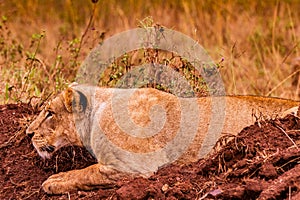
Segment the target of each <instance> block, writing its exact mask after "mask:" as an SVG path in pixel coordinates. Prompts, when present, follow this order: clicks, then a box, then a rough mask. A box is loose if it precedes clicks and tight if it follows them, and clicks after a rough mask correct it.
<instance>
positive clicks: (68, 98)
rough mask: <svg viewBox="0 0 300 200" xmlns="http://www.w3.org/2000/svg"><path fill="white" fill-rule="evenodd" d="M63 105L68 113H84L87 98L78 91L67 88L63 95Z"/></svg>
mask: <svg viewBox="0 0 300 200" xmlns="http://www.w3.org/2000/svg"><path fill="white" fill-rule="evenodd" d="M63 97H64V105H65V107H66V109H67V111H68V112H72V111H75V112H77V113H81V112H84V111H85V110H86V107H87V97H86V96H85V95H84V94H83V93H82V92H80V91H77V90H75V89H73V88H68V89H66V90H65V92H64V93H63Z"/></svg>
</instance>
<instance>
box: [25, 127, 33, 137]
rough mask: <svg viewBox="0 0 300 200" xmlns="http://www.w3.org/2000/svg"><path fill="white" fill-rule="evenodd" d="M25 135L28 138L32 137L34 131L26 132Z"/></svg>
mask: <svg viewBox="0 0 300 200" xmlns="http://www.w3.org/2000/svg"><path fill="white" fill-rule="evenodd" d="M26 135H28V136H29V137H30V138H32V137H33V136H34V131H30V130H28V129H27V130H26Z"/></svg>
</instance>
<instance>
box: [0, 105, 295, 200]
mask: <svg viewBox="0 0 300 200" xmlns="http://www.w3.org/2000/svg"><path fill="white" fill-rule="evenodd" d="M36 114H37V112H36V111H34V110H33V109H32V108H31V107H30V106H28V105H26V104H10V105H2V106H1V105H0V124H1V126H0V135H1V137H0V150H1V151H0V161H1V162H0V163H1V171H0V184H1V186H2V187H1V189H0V199H300V149H299V146H300V119H299V118H298V117H295V116H291V115H290V116H287V117H286V118H284V119H276V120H272V121H268V122H260V123H256V124H255V125H253V126H250V127H247V128H245V129H244V130H243V131H242V132H241V133H240V134H239V135H238V136H236V137H232V136H228V137H224V138H222V139H221V140H220V141H219V144H220V145H221V147H220V148H221V150H219V151H216V152H214V153H212V154H211V155H210V156H208V158H206V159H201V160H199V161H198V162H196V163H192V164H189V165H184V166H178V165H169V166H166V167H164V168H161V169H160V170H159V171H158V172H157V173H156V174H154V175H153V176H151V177H150V178H148V179H145V178H136V179H134V180H130V179H129V180H120V182H119V184H118V186H117V187H116V188H113V189H99V190H94V191H90V192H83V191H79V192H72V193H70V194H68V195H61V196H60V195H59V196H51V195H47V194H45V193H44V192H43V191H42V189H41V188H40V186H41V184H42V182H43V181H44V180H46V179H47V177H49V176H50V175H51V174H53V173H58V172H61V171H68V170H71V169H79V168H84V167H86V166H88V165H91V164H93V163H95V162H96V161H95V159H94V158H93V157H92V156H91V155H90V154H89V153H88V151H86V150H85V149H83V148H80V147H65V148H63V149H61V150H60V151H58V152H56V153H55V155H54V156H53V157H52V159H50V160H43V159H41V158H40V157H39V156H38V155H37V153H36V151H35V150H34V148H33V146H32V145H31V142H30V138H29V137H28V136H26V134H25V132H24V131H25V129H26V126H27V125H28V124H29V122H30V121H31V120H32V119H33V118H34V116H35V115H36ZM218 149H219V148H218Z"/></svg>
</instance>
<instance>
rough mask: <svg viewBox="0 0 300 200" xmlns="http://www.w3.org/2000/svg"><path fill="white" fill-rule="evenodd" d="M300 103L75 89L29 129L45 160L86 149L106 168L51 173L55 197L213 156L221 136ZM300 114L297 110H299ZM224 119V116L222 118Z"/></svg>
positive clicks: (50, 105)
mask: <svg viewBox="0 0 300 200" xmlns="http://www.w3.org/2000/svg"><path fill="white" fill-rule="evenodd" d="M298 105H299V102H296V101H292V100H284V99H279V98H265V97H255V96H226V97H203V98H179V97H176V96H174V95H172V94H169V93H165V92H162V91H158V90H156V89H150V88H144V89H115V88H97V87H88V86H84V85H77V86H72V87H69V88H68V89H66V90H65V91H64V92H62V93H61V94H59V95H58V96H57V97H56V98H54V99H53V100H52V101H50V102H49V103H48V104H47V105H46V106H45V108H44V109H43V110H42V112H41V113H40V114H39V116H38V117H37V118H36V119H35V121H33V122H32V123H31V125H30V126H29V127H28V129H27V131H26V132H27V134H30V135H33V137H32V143H33V145H34V147H35V148H36V150H37V152H38V153H39V155H40V156H41V157H43V158H49V157H50V156H51V154H52V153H53V152H54V151H56V150H57V149H59V148H61V147H62V146H64V145H70V144H71V145H79V146H83V145H84V146H85V147H86V148H87V149H88V150H89V151H90V152H91V153H92V154H93V155H94V156H95V157H96V158H97V160H98V162H99V163H98V164H95V165H92V166H89V167H87V168H85V169H81V170H72V171H68V172H63V173H59V174H55V175H52V176H50V177H49V178H48V179H47V180H46V181H45V182H44V183H43V189H44V190H45V191H46V192H47V193H52V194H60V193H66V192H68V191H71V190H76V189H79V190H90V189H93V188H98V187H107V186H113V185H114V184H115V183H116V181H117V180H119V179H120V178H123V177H126V176H131V175H132V176H139V175H141V176H148V175H150V174H151V173H152V172H155V171H156V170H157V169H158V167H160V166H162V165H165V164H168V163H171V162H178V163H188V162H193V161H196V160H198V159H199V158H200V157H203V156H204V155H206V154H207V153H208V152H209V151H210V150H211V148H212V146H214V144H215V142H216V140H217V139H218V138H219V137H220V134H219V133H223V134H227V133H228V134H237V133H238V132H239V131H241V130H242V128H244V127H246V126H249V125H251V124H253V123H254V122H255V121H256V120H257V119H259V118H262V117H265V116H269V117H273V116H274V117H275V116H277V115H281V114H282V113H283V111H285V110H287V109H291V108H294V107H296V106H298ZM294 110H296V109H294ZM220 116H221V117H220Z"/></svg>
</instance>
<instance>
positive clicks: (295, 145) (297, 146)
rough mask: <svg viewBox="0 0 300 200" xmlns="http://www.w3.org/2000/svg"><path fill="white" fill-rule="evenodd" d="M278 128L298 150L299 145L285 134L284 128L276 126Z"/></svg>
mask: <svg viewBox="0 0 300 200" xmlns="http://www.w3.org/2000/svg"><path fill="white" fill-rule="evenodd" d="M275 126H276V128H278V129H279V130H281V131H282V132H283V133H284V134H285V135H286V137H287V138H288V139H289V140H290V141H291V142H292V143H293V144H294V146H295V147H296V148H297V149H298V146H297V144H296V143H295V142H294V140H293V139H292V138H291V137H290V136H289V135H288V134H287V133H286V132H285V130H283V128H281V127H280V126H279V125H277V124H275Z"/></svg>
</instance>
